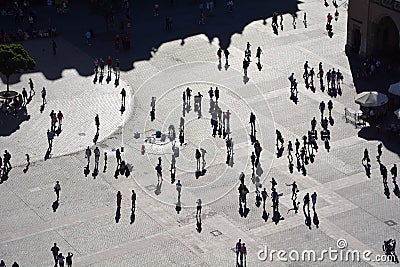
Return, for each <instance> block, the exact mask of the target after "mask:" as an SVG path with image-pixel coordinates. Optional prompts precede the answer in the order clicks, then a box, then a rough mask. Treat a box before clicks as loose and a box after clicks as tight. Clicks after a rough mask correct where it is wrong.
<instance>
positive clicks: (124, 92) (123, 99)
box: [120, 88, 126, 106]
mask: <svg viewBox="0 0 400 267" xmlns="http://www.w3.org/2000/svg"><path fill="white" fill-rule="evenodd" d="M120 94H121V97H122V99H121V101H122V105H123V106H125V98H126V91H125V88H122V90H121V93H120Z"/></svg>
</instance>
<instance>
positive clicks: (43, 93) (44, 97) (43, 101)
mask: <svg viewBox="0 0 400 267" xmlns="http://www.w3.org/2000/svg"><path fill="white" fill-rule="evenodd" d="M41 93H42V105H43V106H44V105H45V104H47V100H46V94H47V93H46V88H44V86H43V89H42V92H41Z"/></svg>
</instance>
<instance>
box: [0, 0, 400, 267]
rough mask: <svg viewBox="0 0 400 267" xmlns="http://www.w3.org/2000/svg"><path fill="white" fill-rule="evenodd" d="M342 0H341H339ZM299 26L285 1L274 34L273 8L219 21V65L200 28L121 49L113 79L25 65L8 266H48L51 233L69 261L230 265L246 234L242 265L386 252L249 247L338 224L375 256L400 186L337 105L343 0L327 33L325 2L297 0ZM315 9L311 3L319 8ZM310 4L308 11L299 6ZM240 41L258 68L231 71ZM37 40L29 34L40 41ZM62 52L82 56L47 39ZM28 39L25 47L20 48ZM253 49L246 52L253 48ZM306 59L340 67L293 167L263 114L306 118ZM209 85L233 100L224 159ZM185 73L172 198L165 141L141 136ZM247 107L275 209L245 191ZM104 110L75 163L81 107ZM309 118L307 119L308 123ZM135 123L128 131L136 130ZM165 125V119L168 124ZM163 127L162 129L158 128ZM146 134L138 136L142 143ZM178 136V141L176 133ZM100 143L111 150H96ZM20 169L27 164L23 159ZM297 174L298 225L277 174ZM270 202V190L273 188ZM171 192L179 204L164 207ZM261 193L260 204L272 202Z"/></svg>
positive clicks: (347, 84)
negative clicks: (324, 111)
mask: <svg viewBox="0 0 400 267" xmlns="http://www.w3.org/2000/svg"><path fill="white" fill-rule="evenodd" d="M340 2H341V1H340ZM299 9H300V11H299V13H298V15H299V19H298V21H297V28H296V29H293V26H292V24H291V21H292V18H291V16H290V14H284V26H283V28H284V31H279V35H274V34H273V32H272V30H271V26H270V25H271V19H268V20H267V25H264V24H263V21H262V20H258V21H254V22H252V23H250V24H249V25H247V26H246V27H245V29H244V30H243V33H242V34H235V35H233V36H232V39H231V45H230V47H229V50H230V52H231V55H230V59H229V61H230V62H229V63H230V66H229V67H228V68H227V69H225V68H224V66H222V68H220V69H219V66H218V61H217V60H216V51H217V48H218V40H217V39H214V40H213V41H212V42H211V43H209V41H208V39H207V38H206V37H205V36H204V35H196V36H192V37H189V38H186V39H185V44H184V45H183V46H181V44H180V42H181V40H175V41H170V42H167V43H164V44H163V45H162V46H161V47H160V48H159V49H158V51H157V52H156V53H154V54H153V55H152V58H151V59H150V60H148V61H140V62H135V63H134V69H133V70H130V71H128V72H123V73H121V79H120V84H119V85H118V86H117V88H115V86H114V84H113V83H112V82H111V83H110V84H107V83H103V84H102V85H100V84H95V85H94V84H93V78H94V76H89V77H82V76H80V75H79V74H78V73H77V72H76V71H74V70H72V69H67V70H65V71H64V73H63V76H62V78H61V79H57V80H54V81H50V80H46V79H45V78H44V77H43V76H42V75H41V74H40V73H32V74H24V75H22V76H21V81H20V83H17V84H14V85H12V87H14V88H21V87H23V86H26V85H27V80H28V78H29V77H32V78H33V80H34V81H35V82H36V84H37V86H38V87H39V86H42V84H43V85H44V86H46V88H48V105H47V106H46V107H45V110H44V112H43V113H40V111H39V108H40V107H39V106H40V99H39V96H38V93H37V95H36V96H35V97H34V98H33V101H32V102H31V103H30V104H29V105H28V113H29V114H30V116H31V118H30V119H29V120H28V121H25V122H23V123H22V124H21V125H20V129H18V130H16V131H15V132H14V133H12V134H11V135H9V136H2V137H0V149H2V150H4V149H8V150H9V151H10V152H11V153H12V155H13V158H12V164H13V166H14V167H13V169H12V170H11V171H10V173H9V179H8V180H6V181H4V182H3V183H2V184H1V185H0V200H1V201H0V203H1V204H0V217H1V218H2V220H1V222H2V223H1V224H0V258H2V259H4V260H5V261H6V263H7V265H9V264H10V262H13V261H17V262H18V263H19V264H20V266H28V265H29V266H52V264H53V260H52V255H51V252H50V248H51V246H52V244H53V243H54V242H56V243H57V244H58V246H59V247H60V249H61V252H63V254H67V252H68V251H70V252H73V253H74V255H75V256H74V258H73V259H74V266H160V265H163V266H233V265H234V264H235V257H236V255H235V253H234V250H233V248H234V246H235V244H236V242H237V240H238V239H239V238H241V239H242V240H243V242H245V243H246V246H247V251H248V255H247V266H269V265H271V266H381V265H382V266H383V264H380V263H378V262H367V261H365V260H361V261H359V262H350V261H347V262H346V261H341V260H336V261H332V260H329V259H328V258H326V259H325V260H324V261H323V262H312V261H301V262H291V261H288V262H283V261H278V260H277V257H276V254H275V257H274V261H273V262H272V263H271V262H269V260H267V261H260V260H259V259H258V258H257V255H258V254H257V252H258V251H259V250H260V249H264V247H265V246H268V249H269V250H280V249H285V250H286V251H290V250H298V251H299V252H300V253H301V251H303V250H316V251H317V252H318V253H319V252H321V251H322V250H323V249H327V250H328V249H329V248H332V249H337V240H339V239H345V240H346V241H347V248H348V249H351V250H359V251H364V250H370V251H371V252H372V257H375V256H376V255H380V254H383V252H382V244H383V240H387V239H389V238H397V239H398V235H399V230H400V228H399V224H398V223H399V219H398V218H400V212H399V209H398V205H399V199H398V198H397V197H396V196H395V195H394V194H393V193H392V192H393V184H392V183H391V182H389V188H390V194H391V195H390V199H387V198H386V197H385V195H384V191H383V186H382V180H381V176H380V172H379V164H378V163H377V162H376V160H375V153H376V152H375V151H376V145H377V142H376V141H366V140H364V139H361V138H359V137H358V132H359V129H356V128H355V127H354V125H352V124H347V123H346V122H345V120H344V118H343V111H344V108H345V107H349V108H352V109H354V110H356V109H357V106H356V105H355V103H354V92H355V88H354V86H353V83H352V76H351V72H350V69H349V63H348V61H347V57H346V55H345V53H344V44H345V38H346V32H345V28H346V23H347V21H346V10H345V9H344V7H343V6H342V7H340V8H339V11H340V19H339V21H337V22H333V23H334V31H335V34H334V36H333V38H329V37H328V36H327V35H326V33H325V29H324V25H325V16H326V14H325V13H327V12H331V13H333V12H334V11H333V12H332V8H331V9H323V3H322V2H321V1H317V0H307V1H304V2H302V3H299ZM321 10H323V12H321ZM303 11H305V12H307V16H308V20H309V21H308V25H307V28H305V27H304V25H303V24H302V22H301V21H300V18H301V17H302V15H303ZM247 41H250V42H251V44H252V50H253V51H255V49H256V47H257V46H261V47H262V48H263V52H264V53H263V56H262V60H261V61H262V62H261V63H262V65H263V69H262V71H259V70H258V69H257V66H256V65H255V64H254V62H252V63H251V65H250V69H249V73H248V77H249V79H248V80H246V79H244V77H243V73H242V68H241V67H242V59H243V55H244V49H245V47H246V43H247ZM38 42H40V41H38ZM58 42H59V43H60V46H61V47H62V48H63V49H64V51H65V52H64V55H63V56H64V57H68V56H69V55H71V54H73V53H75V54H76V55H75V56H76V57H77V58H80V59H81V60H82V61H84V62H87V64H92V63H91V62H92V59H91V57H90V56H88V54H87V53H86V52H85V51H82V50H79V49H78V48H76V47H75V46H74V45H72V44H70V43H68V42H67V41H65V40H62V38H61V37H60V39H58ZM32 49H33V48H32ZM255 60H256V59H253V61H255ZM306 60H308V61H309V63H310V65H311V66H313V67H314V68H317V67H318V63H319V62H320V61H321V62H323V64H324V69H325V70H327V69H329V68H335V69H340V70H341V72H342V73H343V74H344V84H343V86H342V89H343V94H342V95H341V96H338V97H337V98H333V99H332V101H333V103H334V109H333V113H332V116H333V118H334V125H333V126H331V127H330V129H331V140H330V146H331V150H330V151H329V152H327V151H326V150H325V149H324V147H323V143H322V142H321V141H320V140H319V146H320V149H319V150H318V152H317V153H316V157H315V161H314V163H312V164H311V163H310V164H309V165H307V166H306V170H307V174H306V175H305V176H303V175H302V174H301V173H300V172H298V171H297V170H296V168H294V171H293V173H290V172H289V170H288V160H287V158H286V155H287V152H286V150H285V151H284V153H283V156H282V157H279V158H277V156H276V153H277V151H276V148H275V128H277V129H279V130H280V131H281V132H282V134H283V136H284V138H285V144H286V143H287V141H288V140H292V141H294V140H295V138H301V136H303V135H304V134H305V133H306V132H307V130H308V129H309V128H310V120H311V119H312V117H313V116H316V117H318V116H319V110H318V105H319V102H320V101H322V100H324V101H325V102H327V101H328V100H329V99H330V97H329V96H328V95H327V93H326V92H322V91H321V90H319V89H317V90H316V91H315V92H312V91H311V90H307V89H306V88H305V85H304V83H302V79H301V74H302V72H303V64H304V62H305V61H306ZM291 72H295V75H296V77H297V78H298V81H299V95H298V97H299V102H298V103H297V105H296V104H294V103H293V102H292V101H291V100H290V99H289V96H290V89H289V81H288V80H287V77H288V76H289V75H290V73H291ZM216 86H218V88H219V89H220V100H219V105H220V107H221V108H222V109H223V110H224V111H226V110H227V109H229V110H230V111H231V112H232V115H231V124H230V126H231V131H232V134H231V137H232V138H233V142H234V156H233V158H234V160H233V164H231V165H230V166H229V165H227V164H225V159H226V147H225V141H224V140H223V139H222V138H219V137H215V138H214V137H212V136H211V133H212V131H211V127H210V114H209V112H208V110H209V107H210V106H209V96H208V93H207V92H208V90H209V88H210V87H213V88H215V87H216ZM122 87H124V88H126V89H128V96H129V97H128V98H127V110H126V111H125V113H124V114H123V115H121V113H120V111H119V109H120V105H121V102H120V94H119V93H120V90H121V88H122ZM186 87H190V88H191V89H192V90H193V95H195V94H197V92H201V94H202V95H203V100H202V116H201V117H200V118H198V116H197V114H195V112H194V107H193V99H192V110H191V111H190V112H189V113H186V114H185V117H184V118H185V139H186V141H185V142H186V144H185V145H183V146H182V147H180V155H179V157H177V159H176V160H177V161H176V167H177V171H176V180H178V179H180V180H181V182H182V185H183V189H182V196H181V199H180V200H178V199H177V192H176V189H175V184H173V183H171V180H170V173H169V166H170V161H171V157H172V142H166V144H163V145H157V144H149V143H148V142H144V139H145V138H146V137H148V136H151V135H152V134H154V133H155V131H156V130H160V131H162V132H166V131H168V127H169V125H171V124H172V125H174V126H175V129H178V127H179V121H180V117H181V116H183V110H182V92H183V90H184V89H185V88H186ZM152 97H156V119H155V121H153V122H151V121H150V115H149V114H150V109H151V107H150V103H151V98H152ZM51 109H54V110H55V111H58V110H62V111H63V113H64V115H65V119H64V126H63V131H62V132H61V134H60V136H58V137H56V138H55V141H54V142H55V145H54V148H53V152H52V157H51V158H50V159H49V160H46V161H44V160H43V157H44V154H45V153H46V149H47V143H46V130H47V128H48V127H49V125H48V124H49V117H48V114H49V112H50V110H51ZM251 111H253V112H254V113H255V114H256V116H257V125H256V128H257V138H258V139H259V140H260V142H261V145H262V147H263V151H262V154H261V169H259V170H257V174H258V175H259V176H260V179H261V182H262V184H263V186H265V187H266V188H267V190H268V191H269V188H270V182H269V181H270V180H271V178H272V177H275V179H276V180H277V182H278V185H277V188H278V191H279V192H282V193H283V195H282V196H281V198H280V203H281V205H280V211H281V214H282V216H283V217H284V220H283V221H280V222H279V223H278V224H275V223H273V222H272V221H271V217H272V216H271V217H270V218H268V220H267V221H265V220H264V219H263V217H262V216H263V212H262V207H260V208H257V207H256V206H255V205H254V201H255V192H254V188H255V187H254V185H253V184H252V181H251V179H250V177H251V163H250V162H249V156H250V154H251V151H252V146H251V142H250V141H249V132H250V125H249V121H248V117H249V113H250V112H251ZM95 114H99V116H100V120H101V128H100V136H99V140H98V146H99V148H100V149H101V152H102V153H101V157H100V166H99V173H97V174H96V173H94V163H93V159H92V162H91V163H90V166H89V169H90V171H89V173H87V175H85V173H84V171H85V166H86V159H85V157H84V151H83V150H84V148H85V147H86V146H88V145H89V146H91V148H94V145H93V140H92V139H93V136H94V135H95V131H96V129H95V126H94V115H95ZM320 128H321V127H320V126H317V129H318V130H320ZM135 132H140V133H141V136H140V138H135V136H134V133H135ZM177 135H178V131H177ZM167 140H168V139H167ZM143 144H145V146H146V152H145V153H144V154H143V155H142V154H141V151H140V150H141V146H142V145H143ZM176 146H179V144H178V142H177V143H176ZM121 147H123V148H124V152H123V153H122V156H123V159H124V160H126V162H127V163H129V164H131V165H132V167H133V171H132V174H131V175H130V176H129V177H128V178H127V177H125V176H123V175H119V176H118V178H117V179H116V178H114V173H115V170H116V168H117V166H116V160H115V153H114V151H115V149H116V148H121ZM197 147H202V148H204V149H205V150H206V151H207V153H206V156H205V160H206V165H205V168H206V170H207V172H206V173H205V175H204V176H201V177H199V178H198V179H196V177H195V171H196V162H195V149H196V148H197ZM365 148H368V149H369V151H370V156H371V159H372V163H371V164H372V167H371V172H372V174H371V178H370V179H369V178H367V177H366V175H365V170H364V167H363V166H362V165H361V158H362V153H363V150H364V149H365ZM104 152H107V154H108V160H107V164H105V163H104V156H103V154H104ZM26 153H29V154H30V155H31V156H32V163H31V165H30V166H29V168H28V170H26V166H25V163H24V156H25V154H26ZM158 157H161V159H162V166H163V177H164V180H163V181H162V183H161V182H158V181H157V176H156V171H155V169H154V167H155V166H156V164H157V162H158ZM381 160H382V162H383V164H385V165H386V166H387V167H388V168H390V167H391V166H392V164H393V163H396V162H398V156H397V155H396V154H394V153H392V152H391V151H389V150H387V149H384V150H383V156H382V158H381ZM24 169H25V172H24V171H23V170H24ZM242 171H243V172H244V173H245V174H246V184H247V186H248V187H249V188H250V191H251V192H250V194H249V196H248V207H249V209H250V211H249V213H248V215H247V216H246V217H242V216H240V214H239V212H238V203H237V202H238V195H237V191H236V190H237V189H236V188H237V186H238V183H239V181H238V177H239V174H240V172H242ZM56 180H59V181H60V184H61V187H62V190H61V193H60V201H59V207H58V208H57V210H56V211H55V212H54V211H53V203H54V201H55V194H54V192H53V186H54V183H55V181H56ZM293 180H296V182H297V184H298V186H299V189H300V192H299V199H300V201H301V199H302V197H303V196H304V194H305V193H306V192H309V193H310V194H311V193H312V192H317V193H318V201H317V205H316V211H317V212H318V217H319V222H320V224H319V228H316V227H315V226H314V225H312V227H311V229H308V227H307V226H306V225H305V223H304V216H303V213H302V212H301V211H300V212H299V213H298V214H294V213H289V214H287V211H288V209H290V208H291V207H292V200H291V190H290V187H288V186H285V184H289V183H292V182H293ZM132 189H135V191H136V192H137V195H138V200H137V204H136V206H137V207H136V211H135V213H132V212H131V209H130V208H131V201H130V194H131V190H132ZM117 191H121V193H122V196H123V197H122V207H121V210H120V218H119V220H116V217H118V214H117V212H116V204H115V198H116V193H117ZM198 198H201V199H202V200H203V203H204V206H203V210H202V216H201V218H202V220H201V221H202V229H201V232H200V233H199V231H198V230H196V227H198V226H197V221H196V216H195V214H196V209H195V206H196V200H197V199H198ZM268 203H271V202H270V201H269V202H268ZM177 205H180V206H181V211H180V212H179V213H177V212H176V208H177ZM269 206H270V204H268V205H267V210H268V211H269V212H272V209H271V208H270V207H269Z"/></svg>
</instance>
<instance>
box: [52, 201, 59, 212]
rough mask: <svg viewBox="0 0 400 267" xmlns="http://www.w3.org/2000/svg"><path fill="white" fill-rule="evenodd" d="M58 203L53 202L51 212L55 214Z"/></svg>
mask: <svg viewBox="0 0 400 267" xmlns="http://www.w3.org/2000/svg"><path fill="white" fill-rule="evenodd" d="M58 206H59V203H58V200H56V201H54V202H53V204H52V205H51V207H52V208H53V212H56V211H57V209H58Z"/></svg>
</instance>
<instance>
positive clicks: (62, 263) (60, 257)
mask: <svg viewBox="0 0 400 267" xmlns="http://www.w3.org/2000/svg"><path fill="white" fill-rule="evenodd" d="M64 260H65V257H64V256H63V254H62V253H60V254H58V264H59V265H60V267H64Z"/></svg>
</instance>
